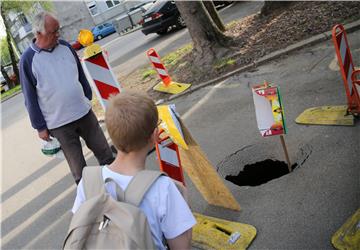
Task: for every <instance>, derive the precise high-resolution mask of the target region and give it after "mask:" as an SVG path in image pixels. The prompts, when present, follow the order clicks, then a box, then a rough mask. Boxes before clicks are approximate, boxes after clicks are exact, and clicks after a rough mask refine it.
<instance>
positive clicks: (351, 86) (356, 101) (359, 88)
mask: <svg viewBox="0 0 360 250" xmlns="http://www.w3.org/2000/svg"><path fill="white" fill-rule="evenodd" d="M332 39H333V43H334V46H335V51H336V56H337V59H338V63H339V67H340V72H341V76H342V79H343V82H344V87H345V92H346V97H347V103H348V111H349V112H350V113H352V114H354V115H359V114H360V97H359V93H360V82H358V81H357V79H356V75H357V74H359V76H360V70H355V67H354V63H353V60H352V56H351V51H350V47H349V43H348V40H347V36H346V31H345V29H344V27H343V26H342V25H341V24H337V25H335V26H334V27H333V29H332Z"/></svg>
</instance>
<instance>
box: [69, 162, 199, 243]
mask: <svg viewBox="0 0 360 250" xmlns="http://www.w3.org/2000/svg"><path fill="white" fill-rule="evenodd" d="M102 176H103V178H104V180H105V179H106V178H108V177H110V178H112V179H113V180H114V181H115V182H116V183H117V184H118V185H119V186H120V187H121V188H122V189H123V190H125V189H126V187H127V186H128V184H129V183H130V181H131V179H132V178H133V176H126V175H121V174H119V173H116V172H114V171H112V170H110V169H109V168H108V167H107V166H104V167H102ZM106 190H107V191H108V192H109V194H110V195H111V196H112V197H114V198H115V197H116V194H115V185H114V183H107V184H106ZM84 201H85V193H84V188H83V184H82V180H81V181H80V182H79V185H78V187H77V194H76V198H75V202H74V206H73V208H72V210H71V211H72V212H73V213H75V212H76V211H77V210H78V208H79V207H80V205H81V204H82V203H83V202H84ZM139 208H140V209H141V210H142V211H143V213H144V214H145V215H146V217H147V219H148V223H149V225H150V229H151V234H152V236H153V239H154V242H155V244H156V246H157V248H158V249H166V248H165V246H164V244H163V241H162V240H163V236H165V238H166V239H173V238H175V237H177V236H179V235H180V234H182V233H183V232H185V231H187V230H188V229H190V228H192V227H193V226H194V225H195V224H196V220H195V218H194V216H193V214H192V213H191V210H190V208H189V206H188V205H187V203H186V202H185V200H184V198H183V197H182V195H181V194H180V192H179V190H178V189H177V187H176V186H175V184H174V183H173V181H172V180H171V179H170V178H169V177H167V176H160V177H159V178H158V179H157V180H156V181H155V183H154V184H153V185H152V186H151V187H150V189H149V190H148V192H147V193H146V194H145V196H144V198H143V200H142V202H141V203H140V206H139Z"/></svg>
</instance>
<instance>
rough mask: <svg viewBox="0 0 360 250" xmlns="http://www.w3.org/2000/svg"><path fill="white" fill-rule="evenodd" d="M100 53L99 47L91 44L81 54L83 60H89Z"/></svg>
mask: <svg viewBox="0 0 360 250" xmlns="http://www.w3.org/2000/svg"><path fill="white" fill-rule="evenodd" d="M101 52H102V50H101V47H100V45H99V44H96V43H93V44H91V45H90V46H87V47H86V48H85V49H84V52H83V55H84V56H83V59H87V58H90V57H92V56H95V55H97V54H100V53H101Z"/></svg>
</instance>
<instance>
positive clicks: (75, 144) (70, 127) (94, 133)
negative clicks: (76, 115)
mask: <svg viewBox="0 0 360 250" xmlns="http://www.w3.org/2000/svg"><path fill="white" fill-rule="evenodd" d="M50 134H51V135H52V136H53V137H55V138H56V139H58V141H59V142H60V145H61V149H62V150H63V152H64V155H65V158H66V160H67V162H68V164H69V166H70V170H71V173H72V175H73V177H74V179H75V182H76V184H78V183H79V181H80V179H81V176H82V170H83V168H84V167H85V166H86V161H85V158H84V154H83V151H82V146H81V142H80V137H82V138H83V139H84V141H85V143H86V146H87V147H88V148H89V149H91V151H92V152H93V153H94V155H95V157H96V159H97V160H98V162H99V164H100V165H105V164H110V163H112V162H113V160H114V157H113V154H112V151H111V149H110V147H109V144H108V143H107V141H106V138H105V135H104V133H103V131H102V130H101V128H100V125H99V122H98V120H97V118H96V116H95V114H94V113H93V111H92V110H90V111H89V113H87V114H86V115H85V116H83V117H82V118H80V119H79V120H76V121H74V122H71V123H69V124H66V125H64V126H61V127H59V128H55V129H50Z"/></svg>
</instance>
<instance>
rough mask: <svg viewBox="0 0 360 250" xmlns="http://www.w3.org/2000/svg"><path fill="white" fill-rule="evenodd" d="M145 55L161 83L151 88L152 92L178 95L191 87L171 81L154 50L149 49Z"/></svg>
mask: <svg viewBox="0 0 360 250" xmlns="http://www.w3.org/2000/svg"><path fill="white" fill-rule="evenodd" d="M146 54H147V56H148V58H149V60H150V62H151V64H152V65H153V67H154V69H155V70H156V72H157V73H158V75H159V77H160V78H161V82H160V83H158V84H157V85H155V86H154V87H153V89H154V90H156V91H160V92H165V93H170V94H178V93H181V92H183V91H185V90H186V89H188V88H189V87H190V86H191V84H187V83H177V82H174V81H172V79H171V77H170V75H169V73H168V71H167V69H166V68H165V66H164V64H163V63H162V62H161V59H160V56H159V55H158V53H157V52H156V51H155V49H149V50H148V51H147V52H146Z"/></svg>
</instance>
